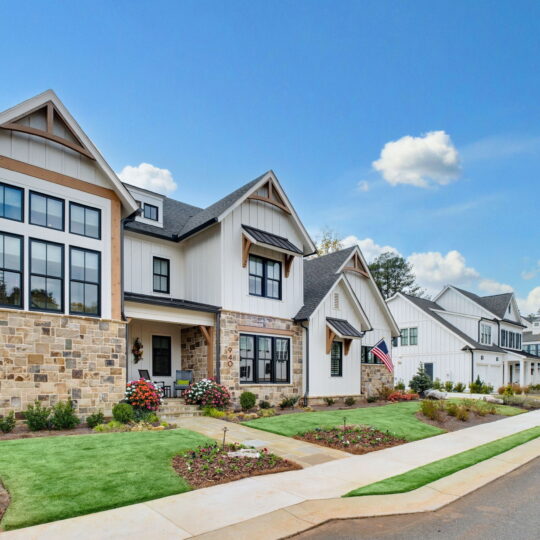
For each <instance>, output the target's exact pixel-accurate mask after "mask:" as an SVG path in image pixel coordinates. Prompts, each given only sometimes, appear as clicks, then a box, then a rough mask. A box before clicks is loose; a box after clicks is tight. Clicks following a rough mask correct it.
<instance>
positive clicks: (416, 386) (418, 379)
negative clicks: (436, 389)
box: [409, 363, 433, 394]
mask: <svg viewBox="0 0 540 540" xmlns="http://www.w3.org/2000/svg"><path fill="white" fill-rule="evenodd" d="M409 387H410V388H411V389H412V390H414V391H415V392H416V393H417V394H423V393H424V392H425V391H426V390H429V389H430V388H433V381H432V380H431V377H430V376H429V375H428V374H427V373H426V369H425V367H424V364H422V363H420V365H419V366H418V371H417V372H416V375H415V376H414V377H413V378H412V379H411V380H410V382H409Z"/></svg>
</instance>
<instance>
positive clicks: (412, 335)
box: [409, 327, 418, 345]
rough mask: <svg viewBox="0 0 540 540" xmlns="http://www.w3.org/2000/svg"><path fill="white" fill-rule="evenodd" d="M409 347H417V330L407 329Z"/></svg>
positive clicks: (415, 328)
mask: <svg viewBox="0 0 540 540" xmlns="http://www.w3.org/2000/svg"><path fill="white" fill-rule="evenodd" d="M409 345H418V328H417V327H414V328H409Z"/></svg>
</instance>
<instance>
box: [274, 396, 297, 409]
mask: <svg viewBox="0 0 540 540" xmlns="http://www.w3.org/2000/svg"><path fill="white" fill-rule="evenodd" d="M299 399H300V396H290V397H286V396H283V399H282V400H281V403H280V404H279V408H280V409H292V408H293V407H294V406H295V405H296V404H297V403H298V400H299Z"/></svg>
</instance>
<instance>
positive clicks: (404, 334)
mask: <svg viewBox="0 0 540 540" xmlns="http://www.w3.org/2000/svg"><path fill="white" fill-rule="evenodd" d="M407 345H409V329H408V328H402V329H401V346H402V347H405V346H407Z"/></svg>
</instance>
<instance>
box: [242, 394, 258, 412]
mask: <svg viewBox="0 0 540 540" xmlns="http://www.w3.org/2000/svg"><path fill="white" fill-rule="evenodd" d="M255 403H257V396H256V395H255V394H254V393H253V392H242V393H241V394H240V407H242V410H244V411H249V410H250V409H253V407H255Z"/></svg>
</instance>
